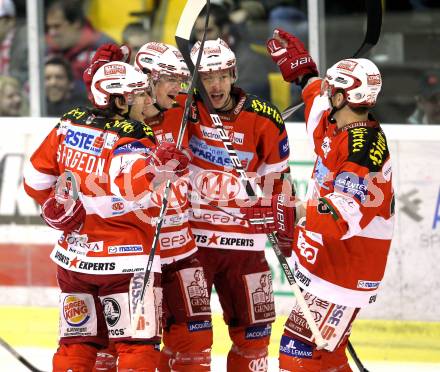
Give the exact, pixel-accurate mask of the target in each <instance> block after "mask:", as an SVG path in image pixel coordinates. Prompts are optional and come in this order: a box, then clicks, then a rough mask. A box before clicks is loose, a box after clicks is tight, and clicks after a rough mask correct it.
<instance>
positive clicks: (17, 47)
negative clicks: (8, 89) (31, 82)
mask: <svg viewBox="0 0 440 372" xmlns="http://www.w3.org/2000/svg"><path fill="white" fill-rule="evenodd" d="M15 15H16V13H15V5H14V2H13V1H12V0H1V1H0V75H8V76H13V77H14V78H16V79H17V80H18V81H19V82H20V84H21V85H23V84H24V83H26V82H27V80H28V68H27V63H28V59H27V35H26V26H25V24H24V23H23V22H19V21H18V20H17V18H16V16H15Z"/></svg>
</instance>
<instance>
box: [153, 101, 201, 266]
mask: <svg viewBox="0 0 440 372" xmlns="http://www.w3.org/2000/svg"><path fill="white" fill-rule="evenodd" d="M186 97H187V96H186V94H182V95H179V96H177V97H176V102H177V104H176V105H175V107H174V108H172V109H169V110H167V111H165V112H163V113H161V114H159V115H158V116H156V117H154V118H151V119H149V120H146V123H147V124H148V125H149V126H150V127H151V129H153V132H154V135H155V137H156V142H157V143H158V144H160V143H162V142H164V141H167V142H171V143H177V138H178V135H179V130H180V126H181V122H182V117H183V109H184V105H185V100H186ZM187 128H188V127H187ZM183 136H184V137H183V141H182V146H183V147H186V148H187V147H188V131H187V130H186V131H185V132H184V134H183ZM164 188H165V185H162V189H161V190H155V192H154V193H153V203H154V204H155V205H156V206H155V207H154V208H155V210H152V212H151V213H152V214H157V215H158V214H159V208H160V206H161V205H162V197H163V191H164ZM188 192H189V176H188V172H187V173H186V174H184V175H183V176H181V177H179V179H178V180H177V181H176V182H173V183H172V184H171V190H170V194H169V197H168V207H167V210H166V214H165V217H164V221H163V224H162V229H161V232H160V236H159V245H160V258H161V262H162V264H167V263H171V262H173V261H177V260H180V259H183V258H185V257H188V256H190V255H191V254H193V253H194V252H195V251H196V250H197V248H196V244H195V242H194V238H193V235H192V233H191V228H190V225H189V211H190V205H189V201H188Z"/></svg>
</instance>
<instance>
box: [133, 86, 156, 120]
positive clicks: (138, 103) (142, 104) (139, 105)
mask: <svg viewBox="0 0 440 372" xmlns="http://www.w3.org/2000/svg"><path fill="white" fill-rule="evenodd" d="M152 103H153V99H152V98H151V96H150V95H149V94H148V93H147V91H143V92H140V93H137V94H136V95H135V96H134V99H133V104H132V106H131V110H130V119H134V120H138V121H144V119H145V118H146V116H145V113H144V110H145V108H146V107H147V106H149V105H151V104H152Z"/></svg>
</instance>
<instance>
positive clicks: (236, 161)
mask: <svg viewBox="0 0 440 372" xmlns="http://www.w3.org/2000/svg"><path fill="white" fill-rule="evenodd" d="M179 49H180V48H179ZM200 49H202V47H201V48H200ZM180 52H181V53H182V55H183V58H184V59H185V62H186V64H187V65H188V68H189V69H190V71H191V72H193V71H194V69H195V66H194V64H193V63H192V61H191V57H190V54H189V50H188V48H182V49H180ZM198 89H199V92H200V96H201V97H202V100H203V103H204V104H205V106H206V108H207V110H208V112H209V115H210V117H211V121H212V123H213V125H214V127H215V128H216V129H217V131H218V133H219V136H220V139H221V141H222V143H223V146H224V147H225V149H226V151H227V152H228V155H229V158H230V159H231V163H232V166H233V167H234V169H235V171H236V172H237V173H238V174H239V176H240V180H241V182H242V184H243V186H244V188H245V190H246V192H247V194H248V196H249V197H250V198H255V197H256V196H257V195H256V193H255V190H254V188H253V187H252V185H251V183H250V180H249V178H248V176H247V174H246V171H245V170H244V168H243V165H242V163H241V161H240V158H239V157H238V155H237V152H236V151H235V148H234V146H233V145H232V143H231V141H230V139H229V136H228V134H227V132H226V130H225V127H224V126H223V123H222V121H221V119H220V117H219V116H218V114H217V113H216V110H215V108H214V107H213V105H212V103H211V100H210V98H209V96H208V94H207V93H206V90H205V88H204V86H203V84H201V83H200V82H199V84H198ZM267 237H268V239H269V241H270V243H271V245H272V247H273V250H274V252H275V255H276V256H277V258H278V261H279V263H280V265H281V267H282V269H283V272H284V274H285V276H286V278H287V281H288V282H289V284H290V286H291V287H292V290H293V292H294V294H295V298H296V299H297V301H298V304H299V305H300V307H301V310H302V312H303V314H304V318H305V319H306V321H307V324H308V325H309V327H310V330H311V332H312V334H313V337H314V338H315V343H316V345H317V348H318V350H319V349H322V348H324V347H325V346H326V345H327V342H326V341H325V340H324V339H323V338H322V335H321V332H320V331H319V329H318V326H317V325H316V323H315V321H314V318H313V315H312V314H311V312H310V310H309V308H308V306H307V304H306V302H305V300H304V297H303V296H302V294H301V289H300V288H299V286H298V285H297V283H296V281H295V277H294V275H293V272H292V270H291V269H290V267H289V264H288V263H287V260H286V258H285V257H284V255H283V254H282V252H281V250H280V247H279V246H278V241H277V238H276V236H275V234H274V233H270V234H267Z"/></svg>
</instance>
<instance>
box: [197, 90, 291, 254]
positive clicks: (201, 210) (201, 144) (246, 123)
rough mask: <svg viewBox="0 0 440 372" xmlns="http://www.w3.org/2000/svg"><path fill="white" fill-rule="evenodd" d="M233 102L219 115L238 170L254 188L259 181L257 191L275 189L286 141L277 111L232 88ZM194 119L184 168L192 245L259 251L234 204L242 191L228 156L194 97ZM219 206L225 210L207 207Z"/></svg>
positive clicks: (284, 165) (259, 239)
mask: <svg viewBox="0 0 440 372" xmlns="http://www.w3.org/2000/svg"><path fill="white" fill-rule="evenodd" d="M232 94H233V95H234V98H235V100H236V102H237V104H236V106H235V108H234V109H232V110H231V111H230V112H229V113H227V114H225V113H223V114H220V118H221V120H222V122H223V124H224V127H225V129H226V131H227V132H228V135H229V138H230V140H231V143H232V144H233V146H234V148H235V149H236V151H237V154H238V157H239V158H240V160H241V163H242V165H243V168H244V169H245V171H246V172H247V175H248V177H249V178H250V180H251V183H252V184H253V185H254V189H256V187H255V186H256V184H257V181H258V180H260V181H261V182H260V185H261V186H262V189H263V193H264V194H265V195H272V194H273V193H277V192H280V191H281V189H282V181H283V179H288V177H286V176H288V173H289V167H288V159H289V141H288V138H287V132H286V129H285V126H284V122H283V119H282V118H281V114H280V113H279V111H278V109H277V108H276V107H274V106H273V105H271V104H270V103H268V102H266V101H263V100H261V99H259V98H257V97H255V96H252V95H247V94H245V93H244V92H243V91H241V90H240V89H238V88H234V90H233V91H232ZM195 99H196V110H195V111H196V112H195V114H194V118H195V120H194V121H192V122H190V125H189V146H190V148H191V150H192V152H193V153H194V159H193V161H192V163H191V166H190V170H191V173H190V177H191V185H192V191H191V204H192V210H193V213H192V215H191V217H190V221H191V227H192V232H193V234H194V237H195V239H196V244H197V245H198V246H200V247H208V248H209V247H212V248H222V249H240V250H251V251H261V250H263V249H264V247H265V243H266V235H265V234H250V233H249V229H248V225H247V222H245V221H243V220H241V219H239V218H236V216H238V217H241V215H240V212H239V208H240V206H242V205H241V201H242V200H246V199H248V198H247V193H246V190H245V188H244V186H243V184H242V182H241V180H240V178H239V176H238V173H237V172H236V171H235V170H234V168H233V167H232V163H231V159H230V157H229V154H228V152H227V151H226V149H225V148H224V145H223V142H222V141H221V138H220V136H219V134H218V132H217V129H216V128H215V127H214V126H213V124H212V121H211V118H210V116H209V113H208V111H207V109H206V108H205V106H204V105H203V102H202V101H201V100H200V99H199V97H197V96H196V97H195ZM213 205H215V206H219V207H221V208H222V209H223V210H225V211H227V212H228V213H229V214H227V213H224V212H222V211H221V210H218V209H217V208H215V207H213Z"/></svg>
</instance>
